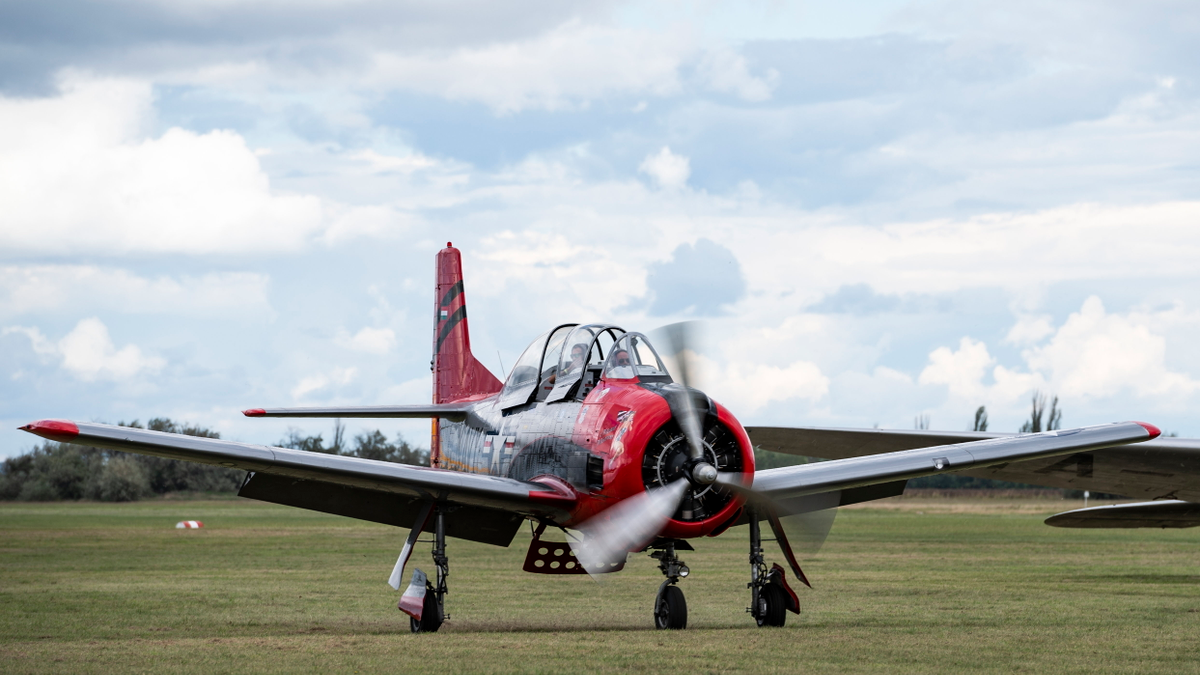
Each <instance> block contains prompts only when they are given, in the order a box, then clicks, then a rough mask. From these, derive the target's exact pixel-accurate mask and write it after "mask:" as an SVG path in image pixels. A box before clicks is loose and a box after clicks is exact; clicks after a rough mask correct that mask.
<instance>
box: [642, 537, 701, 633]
mask: <svg viewBox="0 0 1200 675" xmlns="http://www.w3.org/2000/svg"><path fill="white" fill-rule="evenodd" d="M677 543H679V542H676V541H674V540H670V539H669V540H665V541H662V542H661V543H655V544H653V547H654V548H657V549H658V550H657V551H655V552H654V553H651V554H650V557H651V558H654V559H655V560H657V561H658V569H660V570H662V573H663V576H665V577H666V578H667V579H666V581H664V582H662V585H661V586H659V587H658V597H657V598H655V600H654V627H655V628H658V629H659V630H662V629H664V628H670V629H672V630H680V629H682V628H687V600H686V599H684V597H683V591H682V590H681V589H680V588H679V587H678V586H676V585H675V584H676V583H678V582H679V580H680V579H682V578H684V577H686V576H687V575H688V573H689V572H690V571H691V570H689V569H688V566H687V565H685V564H683V561H682V560H680V559H679V557H678V556H676V555H675V546H676V544H677ZM683 546H684V547H687V548H689V549H690V548H691V547H689V546H687V544H684V545H683Z"/></svg>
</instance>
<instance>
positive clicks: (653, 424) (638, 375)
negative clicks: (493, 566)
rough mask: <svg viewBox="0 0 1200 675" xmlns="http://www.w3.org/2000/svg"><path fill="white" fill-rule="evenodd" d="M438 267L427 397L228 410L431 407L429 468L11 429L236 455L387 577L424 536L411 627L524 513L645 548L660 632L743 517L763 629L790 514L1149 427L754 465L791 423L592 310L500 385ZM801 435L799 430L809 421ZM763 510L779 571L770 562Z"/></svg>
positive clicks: (534, 553) (503, 541) (595, 571)
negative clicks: (710, 545) (695, 564)
mask: <svg viewBox="0 0 1200 675" xmlns="http://www.w3.org/2000/svg"><path fill="white" fill-rule="evenodd" d="M435 266H436V278H435V290H434V293H435V294H434V301H435V305H434V312H435V315H434V334H433V359H432V362H431V368H432V371H433V402H432V403H430V404H414V405H383V406H349V407H310V408H251V409H248V410H245V411H244V414H245V415H247V416H249V417H289V418H290V417H334V418H429V419H431V421H432V422H431V444H430V466H428V467H418V466H408V465H402V464H394V463H389V462H381V461H374V460H369V459H362V458H357V457H346V456H340V455H327V454H320V453H311V452H304V451H301V450H293V449H287V448H276V447H268V446H262V445H253V444H247V443H238V442H234V441H228V440H221V439H213V438H200V437H193V436H183V435H178V434H171V433H163V432H156V431H147V430H144V429H137V428H130V427H119V426H111V425H107V424H97V423H86V422H72V421H66V420H54V419H47V420H41V421H38V422H33V423H30V424H27V425H25V426H23V427H21V429H23V430H25V431H27V432H30V433H33V434H37V435H39V436H42V437H44V438H48V439H51V440H55V441H61V442H65V443H78V444H83V445H89V446H95V447H102V448H111V449H115V450H122V451H126V452H136V453H142V454H147V455H155V456H159V457H167V458H171V459H180V460H187V461H192V462H201V463H206V464H214V465H220V466H225V467H230V468H236V469H243V470H245V471H246V472H247V474H246V478H245V480H244V482H243V484H242V486H241V488H240V490H239V491H238V494H239V496H242V497H247V498H250V499H257V500H262V501H266V502H272V503H276V504H285V505H289V506H295V507H300V508H305V509H312V510H316V511H322V512H326V513H333V514H338V515H342V516H348V517H351V518H358V519H362V520H367V521H373V522H377V523H384V524H387V525H393V526H397V527H402V528H409V534H408V536H407V538H406V539H405V542H404V545H403V547H402V549H401V552H400V555H399V557H398V559H397V561H396V564H395V566H394V567H393V569H392V573H391V575H390V577H389V579H388V583H389V584H390V585H391V586H392V587H393V588H394V589H396V590H397V591H399V590H400V588H401V586H402V585H403V579H404V573H405V568H406V566H407V563H408V561H409V558H410V556H411V555H412V553H413V550H414V547H415V546H416V545H417V543H418V538H419V537H420V535H421V534H422V533H424V532H429V533H431V534H432V535H433V537H432V559H433V566H434V574H433V575H432V578H430V576H429V575H427V574H425V573H424V572H423V571H422V570H420V569H419V568H414V570H413V572H412V575H411V577H410V581H409V584H408V586H407V587H406V589H405V590H404V592H403V594H402V595H401V597H400V600H399V603H398V608H399V609H400V610H401V611H403V612H404V613H405V614H407V615H408V616H409V627H410V630H411V631H412V632H414V633H423V632H434V631H437V630H438V628H439V627H440V626H441V625H442V623H443V621H444V620H445V619H446V618H447V614H446V607H445V598H446V594H447V592H448V577H449V558H448V555H447V549H446V539H447V537H457V538H460V539H466V540H470V541H477V542H483V543H487V544H493V545H496V546H508V545H509V544H510V543H511V542H512V541H513V539H514V537H515V535H516V533H517V530H518V528H520V527H521V526H522V524H523V523H525V522H526V521H530V523H531V527H533V525H534V524H536V529H535V530H534V533H533V537H532V540H531V543H530V546H529V549H528V551H527V553H526V556H525V563H524V566H523V569H524V570H525V571H527V572H532V573H538V574H580V575H582V574H589V575H591V576H593V577H597V576H599V575H602V574H611V573H615V572H619V571H620V570H621V569H622V568H623V567H624V565H625V561H626V559H627V557H628V554H629V553H631V552H640V551H649V552H650V555H651V557H653V558H654V559H655V560H657V561H658V566H659V569H660V570H661V571H662V573H663V576H664V580H663V581H662V583H661V584H660V585H659V587H658V591H657V594H656V596H655V602H654V610H653V620H654V625H655V627H656V628H659V629H682V628H685V627H686V626H687V614H688V613H687V601H686V599H685V597H684V594H683V591H682V589H681V588H680V586H679V582H680V581H681V580H683V579H685V578H686V577H687V576H688V575H689V574H690V569H689V568H688V567H687V565H686V564H685V563H684V561H683V560H682V559H681V558H680V557H679V552H681V551H691V550H695V548H694V546H693V545H692V542H699V541H702V540H703V538H705V537H713V536H717V535H719V534H721V533H723V532H725V531H726V530H728V529H729V528H731V527H733V526H736V525H743V524H745V525H749V527H748V528H747V530H748V535H749V536H748V538H749V542H748V543H749V549H748V550H749V566H750V570H749V571H750V583H749V585H748V586H749V590H750V605H749V607H748V608H747V612H748V613H749V614H750V615H751V617H752V618H753V619H754V620H755V622H756V623H757V625H759V626H783V625H784V623H785V621H786V617H787V613H788V612H792V613H798V612H799V609H800V602H799V597H798V596H797V594H796V592H795V591H794V590H793V589H792V587H791V584H790V583H789V581H788V579H787V572H788V571H789V570H790V571H791V573H792V574H793V575H794V576H795V578H796V579H797V580H799V582H801V583H803V584H805V585H807V586H811V584H809V581H808V579H807V578H806V577H805V575H804V572H803V570H801V568H800V565H799V563H798V562H797V558H796V555H795V550H794V547H793V545H792V540H794V539H796V532H797V531H798V530H797V529H796V528H797V527H799V528H800V530H799V533H800V534H801V535H803V536H809V535H812V534H813V532H811V531H806V530H805V528H810V529H811V528H812V527H813V526H811V525H806V522H807V521H806V520H805V519H806V518H810V517H812V516H813V514H820V513H828V512H831V509H834V508H836V507H839V506H844V505H847V504H854V503H858V502H863V501H868V500H874V499H881V498H884V497H890V496H895V495H899V494H900V493H902V492H903V490H904V485H905V483H906V481H907V480H909V479H912V478H918V477H921V476H929V475H935V474H939V473H943V472H948V471H988V470H993V469H994V467H1003V466H1007V465H1013V463H1018V462H1045V461H1049V462H1054V461H1059V460H1058V459H1057V458H1059V457H1062V456H1064V455H1065V456H1070V457H1075V456H1081V455H1086V454H1088V453H1096V454H1097V455H1099V453H1100V452H1102V451H1103V452H1107V450H1102V449H1105V448H1111V447H1116V446H1124V445H1127V444H1131V443H1140V442H1143V441H1149V440H1152V439H1154V438H1157V437H1158V436H1159V434H1160V432H1159V430H1158V429H1157V428H1156V427H1154V426H1153V425H1151V424H1147V423H1143V422H1123V423H1115V424H1105V425H1098V426H1089V427H1083V428H1078V429H1069V430H1061V431H1048V432H1044V433H1036V434H1026V435H1020V436H1009V437H995V438H992V437H988V438H980V439H973V440H970V441H969V442H965V443H958V442H957V441H958V440H961V439H958V438H954V439H950V441H951V443H952V444H948V445H947V444H942V445H936V444H934V445H933V447H913V448H905V449H899V450H896V451H888V452H882V453H879V454H867V455H865V456H858V457H851V456H848V457H846V458H842V459H835V460H831V461H825V462H814V463H808V464H803V465H799V466H792V467H785V468H777V469H770V470H763V471H756V470H755V466H754V445H753V443H757V442H759V441H758V436H760V435H770V436H771V438H772V439H775V441H774V444H775V445H781V442H779V439H786V438H787V431H786V430H781V429H779V428H774V429H773V430H771V431H769V433H764V432H762V431H761V430H756V429H754V428H751V429H749V430H747V429H746V428H744V427H743V426H742V425H741V423H740V422H738V420H737V418H736V417H734V415H733V413H732V412H730V411H729V410H728V409H727V408H726V407H725V406H723V405H721V404H720V403H718V402H716V401H714V400H712V399H711V398H710V397H709V396H707V395H706V394H704V393H703V392H702V391H700V390H699V389H697V388H695V387H693V386H690V385H689V380H690V374H689V368H688V366H687V359H685V358H680V359H677V361H676V366H675V371H676V372H675V373H674V374H672V373H671V372H670V371H669V370H668V368H667V366H666V365H664V362H663V360H662V358H661V356H660V354H659V352H658V351H657V350H656V349H655V347H654V346H653V344H652V343H651V340H650V339H649V338H648V337H646V335H644V334H642V333H638V332H632V331H626V330H625V329H623V328H621V327H619V326H615V325H611V324H602V323H595V324H564V325H560V326H556V327H554V328H552V329H551V330H549V331H547V332H545V333H543V334H542V335H540V336H539V337H537V338H536V339H535V340H534V341H533V342H532V343H531V344H530V346H529V347H528V348H527V349H526V350H525V352H524V353H523V354H522V355H521V356H520V358H519V359H518V360H517V362H516V364H515V365H514V367H513V368H512V370H511V371H510V372H509V374H508V376H507V378H506V380H505V381H504V382H501V381H500V380H499V379H497V378H496V377H495V376H494V375H492V373H491V372H490V371H489V370H488V369H487V368H486V367H485V366H483V364H481V363H480V362H479V361H478V360H476V358H475V357H474V355H473V354H472V352H471V343H470V335H469V332H468V322H467V311H466V307H467V306H466V295H465V293H464V286H463V274H462V258H461V253H460V251H459V250H458V249H456V248H454V247H453V246H452V245H451V244H450V243H447V245H446V248H444V249H442V250H440V251H439V252H438V253H437V256H436V261H435ZM665 334H666V343H667V346H668V347H669V348H670V351H671V352H672V353H674V354H676V355H678V354H682V353H686V352H687V350H688V341H689V339H690V338H688V337H687V331H686V330H683V329H681V328H680V327H679V326H678V325H676V326H675V327H669V328H668V330H667V331H666V332H665ZM665 353H668V352H664V354H665ZM748 431H749V433H748ZM797 433H798V434H799V436H797V438H800V439H804V438H809V439H810V440H811V434H812V432H811V430H808V431H806V430H799V431H798V432H797ZM835 438H836V436H835ZM927 440H928V439H927ZM768 441H770V439H766V440H765V441H763V442H762V443H760V444H762V445H767V446H770V445H771V442H768ZM782 445H787V444H786V443H782ZM792 445H795V443H793V444H792ZM926 445H929V444H928V443H926ZM789 447H791V446H789ZM805 451H806V452H807V453H808V454H819V453H815V452H812V451H811V450H810V449H809V448H805ZM850 454H854V453H850ZM826 522H828V521H826ZM763 523H766V526H767V527H768V528H769V529H770V532H771V533H772V534H773V535H774V540H775V541H776V542H777V543H778V545H779V548H780V553H781V555H782V557H783V560H784V561H785V562H786V563H787V568H785V567H783V566H782V565H780V564H779V563H772V565H771V566H770V567H768V566H767V559H766V552H765V551H764V549H763V542H764V538H763V526H762V524H763ZM547 528H552V534H553V530H562V531H563V532H564V533H566V534H567V535H568V536H569V537H570V538H571V540H570V541H569V542H568V543H563V542H556V541H551V540H550V539H549V538H545V537H543V535H544V534H545V532H546V530H547ZM817 529H819V528H817ZM789 534H790V535H791V538H789ZM815 534H816V536H818V537H819V536H820V535H821V533H820V532H816V533H815Z"/></svg>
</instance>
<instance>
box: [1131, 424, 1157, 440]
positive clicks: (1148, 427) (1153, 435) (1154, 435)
mask: <svg viewBox="0 0 1200 675" xmlns="http://www.w3.org/2000/svg"><path fill="white" fill-rule="evenodd" d="M1134 424H1137V425H1138V426H1140V427H1141V428H1143V429H1145V430H1146V433H1148V434H1150V440H1154V439H1156V438H1158V437H1159V436H1161V435H1162V430H1161V429H1159V428H1158V427H1156V426H1154V425H1153V424H1148V423H1146V422H1134Z"/></svg>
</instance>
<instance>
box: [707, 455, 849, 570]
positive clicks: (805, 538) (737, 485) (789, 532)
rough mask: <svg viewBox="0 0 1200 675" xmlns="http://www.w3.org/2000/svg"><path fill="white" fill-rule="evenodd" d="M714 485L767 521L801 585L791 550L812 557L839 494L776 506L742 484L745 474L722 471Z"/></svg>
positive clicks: (828, 525)
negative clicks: (727, 491)
mask: <svg viewBox="0 0 1200 675" xmlns="http://www.w3.org/2000/svg"><path fill="white" fill-rule="evenodd" d="M717 484H718V485H720V486H722V487H725V488H727V489H729V490H732V491H733V492H734V493H736V494H738V495H739V496H741V497H742V498H743V499H745V500H746V504H747V505H749V506H750V507H751V508H753V509H754V510H756V511H758V512H759V513H761V514H763V516H765V518H766V520H768V521H770V524H771V529H772V530H773V531H774V532H775V535H776V536H775V538H776V540H777V541H778V542H779V547H780V548H781V549H782V550H783V555H784V557H786V558H788V562H789V563H790V564H791V566H792V569H793V571H795V572H796V575H797V576H799V577H801V579H802V580H803V581H804V583H805V584H808V580H807V579H804V578H803V577H804V573H803V572H800V566H799V565H798V564H796V562H795V557H794V555H793V553H792V547H793V545H795V548H797V549H799V550H800V551H801V552H802V553H805V554H807V555H816V553H817V551H819V550H821V546H822V545H823V544H824V543H825V539H826V538H827V537H828V536H829V531H830V530H832V529H833V519H834V517H835V516H836V515H837V507H838V504H839V502H840V500H841V493H840V492H825V493H822V494H816V495H808V496H805V497H801V498H799V499H789V500H788V501H787V503H786V504H785V503H782V502H778V501H776V500H774V499H771V498H770V497H768V496H766V495H764V494H763V493H761V492H759V491H757V490H755V489H754V488H753V487H751V486H750V484H749V483H748V482H747V480H746V476H745V474H741V473H737V472H734V471H722V472H721V473H719V474H717Z"/></svg>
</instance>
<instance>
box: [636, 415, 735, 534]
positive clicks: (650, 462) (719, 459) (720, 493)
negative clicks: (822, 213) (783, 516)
mask: <svg viewBox="0 0 1200 675" xmlns="http://www.w3.org/2000/svg"><path fill="white" fill-rule="evenodd" d="M702 445H703V447H704V461H706V462H708V463H709V464H712V465H713V466H714V467H716V468H717V470H718V471H720V472H726V471H732V472H737V473H741V472H743V470H744V462H743V460H742V448H741V444H740V443H738V439H737V436H736V435H735V434H734V433H733V431H731V430H730V429H729V428H728V427H726V426H725V425H724V424H723V423H721V422H715V423H713V424H710V425H709V426H708V428H706V429H705V430H704V437H703V442H702ZM691 466H692V461H691V455H690V452H689V450H688V444H687V440H686V439H685V438H684V436H683V432H682V431H681V430H680V429H679V425H678V423H676V422H675V421H674V420H671V421H669V422H667V423H666V424H664V425H663V426H661V427H659V429H658V431H656V432H655V433H654V435H653V436H651V437H650V441H649V442H648V443H647V444H646V449H645V451H644V453H643V455H642V483H643V485H644V486H645V487H646V489H647V490H653V489H656V488H660V487H664V486H666V485H668V484H670V483H673V482H675V481H676V480H679V479H686V478H687V474H688V472H689V471H690V469H691ZM733 498H734V495H733V494H732V493H731V492H729V491H727V490H725V489H723V488H721V487H720V486H719V485H716V484H713V485H695V484H694V483H693V482H691V481H689V487H688V489H687V491H686V492H685V493H684V496H683V499H682V500H681V501H680V505H679V509H678V510H676V511H675V514H674V515H673V516H672V517H671V518H672V520H675V521H677V522H680V523H698V522H702V521H704V520H707V519H709V518H712V517H714V516H716V515H717V514H719V513H720V512H721V511H722V510H723V509H724V508H725V507H726V506H728V505H729V503H730V502H731V501H733Z"/></svg>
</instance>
